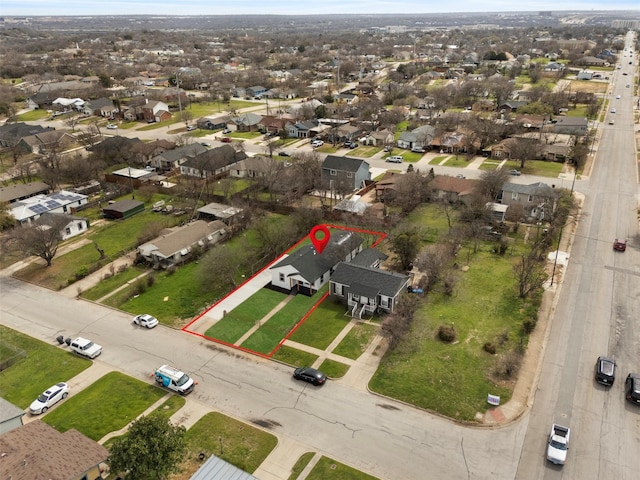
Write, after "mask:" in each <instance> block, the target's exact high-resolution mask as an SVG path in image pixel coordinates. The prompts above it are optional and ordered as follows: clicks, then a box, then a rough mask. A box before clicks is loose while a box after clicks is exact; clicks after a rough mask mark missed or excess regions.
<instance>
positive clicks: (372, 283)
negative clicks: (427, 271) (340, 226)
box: [331, 262, 409, 297]
mask: <svg viewBox="0 0 640 480" xmlns="http://www.w3.org/2000/svg"><path fill="white" fill-rule="evenodd" d="M365 279H366V280H365ZM408 281H409V277H408V276H407V275H401V274H399V273H393V272H387V271H386V270H380V269H378V268H369V267H364V266H361V265H356V264H354V263H353V262H351V263H346V262H341V263H339V264H338V266H337V267H336V269H335V271H334V272H333V275H331V282H332V283H340V284H343V285H349V286H350V288H351V287H352V286H353V287H355V289H356V290H358V291H363V292H364V291H365V284H366V291H367V292H369V293H372V292H375V294H376V295H377V294H381V295H385V296H387V297H394V296H395V295H397V293H398V292H399V291H400V290H401V289H403V288H404V287H405V285H406V284H407V282H408ZM352 291H353V290H352ZM353 293H356V292H355V291H353ZM365 296H368V295H366V294H365Z"/></svg>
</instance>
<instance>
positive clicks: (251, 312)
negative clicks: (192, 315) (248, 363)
mask: <svg viewBox="0 0 640 480" xmlns="http://www.w3.org/2000/svg"><path fill="white" fill-rule="evenodd" d="M285 298H287V297H286V295H284V294H282V293H279V292H276V291H274V290H269V289H267V288H263V289H261V290H258V291H257V292H256V293H254V294H253V295H252V296H251V297H250V298H248V299H247V300H245V301H244V302H242V304H240V305H238V306H237V307H236V308H234V309H233V310H231V311H230V312H228V313H227V315H226V316H225V317H224V318H223V319H221V320H220V321H218V322H217V323H216V324H215V325H213V326H212V327H210V328H209V329H208V330H207V331H206V332H205V335H206V336H208V337H211V338H216V339H218V340H222V341H223V342H227V343H235V342H236V341H237V340H238V339H239V338H240V337H242V335H244V334H245V333H246V332H248V331H249V330H250V329H251V327H253V326H254V325H255V324H256V322H258V320H260V319H262V318H263V317H264V316H265V315H266V314H267V313H269V312H270V311H271V310H273V309H274V308H275V306H276V305H278V304H279V303H280V302H282V301H283V300H284V299H285ZM280 338H281V339H282V337H280Z"/></svg>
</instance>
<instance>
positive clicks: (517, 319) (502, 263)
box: [370, 208, 539, 421]
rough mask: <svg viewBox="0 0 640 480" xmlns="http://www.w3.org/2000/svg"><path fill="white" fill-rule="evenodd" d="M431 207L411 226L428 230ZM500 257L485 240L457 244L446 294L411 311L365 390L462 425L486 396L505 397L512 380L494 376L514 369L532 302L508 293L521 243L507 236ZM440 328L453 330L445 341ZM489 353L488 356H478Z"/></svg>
mask: <svg viewBox="0 0 640 480" xmlns="http://www.w3.org/2000/svg"><path fill="white" fill-rule="evenodd" d="M432 212H433V211H432V209H431V208H421V209H418V210H416V212H414V213H413V214H412V215H411V216H410V217H409V222H410V223H412V224H420V225H425V224H426V225H428V224H429V221H428V217H429V215H430V214H432ZM512 242H513V243H512V245H513V246H512V247H511V248H510V249H509V250H508V252H507V253H506V254H505V255H497V254H496V253H493V247H492V245H491V244H490V243H486V244H483V246H482V247H481V249H480V250H479V251H477V252H474V251H473V249H472V247H471V246H463V248H462V250H460V252H459V253H458V258H457V259H456V261H457V263H459V264H460V265H461V266H462V265H465V266H468V270H467V271H463V270H462V269H460V270H459V271H457V272H456V274H455V275H456V282H457V283H456V287H455V292H454V293H453V295H447V294H445V293H444V292H443V291H441V290H439V289H437V288H436V290H435V291H433V292H432V293H430V294H429V295H428V296H427V298H426V299H425V301H424V302H423V303H422V306H421V307H420V308H419V309H418V311H417V313H416V315H415V317H414V320H413V324H412V328H411V332H410V333H409V334H408V335H407V336H406V337H405V338H404V340H403V341H402V342H401V343H400V345H399V346H398V347H397V348H396V349H395V350H394V351H393V352H390V353H389V354H387V355H386V356H385V358H384V359H383V361H382V362H381V365H380V368H379V369H378V371H377V372H376V374H375V375H374V377H373V379H372V381H371V383H370V387H371V388H372V389H373V390H375V391H377V392H380V393H383V394H385V395H388V396H391V397H393V398H398V399H401V400H403V401H406V402H408V403H411V404H414V405H417V406H420V407H423V408H426V409H430V410H434V411H437V412H440V413H442V414H444V415H447V416H450V417H452V418H456V419H459V420H464V421H473V420H474V417H475V415H476V413H478V412H484V411H485V410H486V408H487V403H486V400H487V394H493V395H499V396H500V397H501V399H502V401H506V400H508V399H509V397H510V395H511V391H512V387H513V381H514V380H515V376H512V377H509V376H501V375H500V372H504V370H505V367H511V368H512V371H514V372H515V371H516V370H517V364H518V361H519V356H518V355H519V352H521V350H520V349H521V348H522V347H526V343H527V337H526V335H525V334H524V331H523V322H524V321H525V320H526V319H530V318H533V319H535V318H536V315H537V309H538V305H539V299H538V298H536V297H534V298H533V299H521V298H519V297H518V295H517V291H516V289H515V278H514V275H513V262H514V261H515V259H516V258H518V255H519V254H520V252H522V249H523V245H522V241H521V239H520V237H519V236H517V235H513V234H512ZM441 326H451V327H453V328H454V330H455V333H456V339H455V341H454V342H452V343H444V342H442V341H441V340H439V338H438V329H439V328H440V327H441ZM486 349H488V350H489V351H494V350H495V353H488V352H487V351H486Z"/></svg>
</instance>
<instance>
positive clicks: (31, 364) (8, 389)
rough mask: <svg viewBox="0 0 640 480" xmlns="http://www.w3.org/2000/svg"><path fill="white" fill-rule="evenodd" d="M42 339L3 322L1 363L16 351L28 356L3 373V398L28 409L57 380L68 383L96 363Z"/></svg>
mask: <svg viewBox="0 0 640 480" xmlns="http://www.w3.org/2000/svg"><path fill="white" fill-rule="evenodd" d="M54 340H55V339H53V338H52V339H51V344H47V343H45V342H41V341H39V340H36V339H34V338H31V337H28V336H26V335H23V334H22V333H19V332H16V331H15V330H11V329H10V328H7V327H4V326H2V325H0V362H4V361H6V360H7V359H8V358H12V357H14V356H15V355H16V354H17V353H24V354H25V356H20V357H18V358H19V360H18V361H17V362H16V363H14V364H13V365H11V366H10V367H8V368H6V369H5V370H3V371H2V372H0V397H2V398H4V399H5V400H7V401H9V402H11V403H13V404H15V405H17V406H19V407H20V408H27V407H28V406H29V405H30V404H31V402H33V401H34V400H35V399H36V398H37V397H38V395H40V394H41V393H42V392H44V391H45V390H46V389H47V388H49V387H50V386H52V385H53V384H54V383H57V382H67V381H69V380H70V379H72V378H73V377H75V376H76V375H78V374H79V373H80V372H82V371H83V370H85V369H87V368H89V367H90V366H91V364H92V363H93V362H91V361H90V360H85V359H84V358H81V357H78V356H77V355H74V354H72V353H71V352H69V350H68V349H67V348H66V346H65V348H62V347H60V346H58V344H57V343H56V344H55V345H54Z"/></svg>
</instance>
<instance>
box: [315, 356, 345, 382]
mask: <svg viewBox="0 0 640 480" xmlns="http://www.w3.org/2000/svg"><path fill="white" fill-rule="evenodd" d="M319 369H320V371H322V372H324V373H326V374H327V376H328V377H330V378H342V377H344V375H345V374H346V373H347V371H348V370H349V365H346V364H344V363H341V362H337V361H335V360H331V359H329V358H327V359H326V360H324V361H323V362H322V363H321V364H320V367H319Z"/></svg>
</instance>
